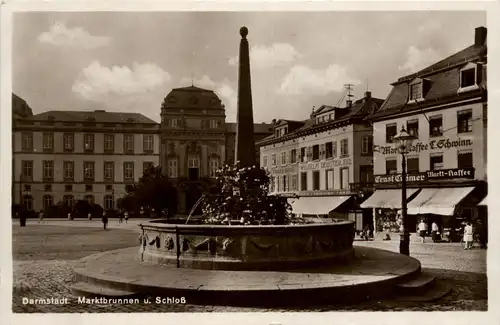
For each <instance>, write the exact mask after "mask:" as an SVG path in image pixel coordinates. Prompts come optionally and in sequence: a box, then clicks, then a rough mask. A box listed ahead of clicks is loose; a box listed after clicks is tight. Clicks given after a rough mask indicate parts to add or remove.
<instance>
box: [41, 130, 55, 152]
mask: <svg viewBox="0 0 500 325" xmlns="http://www.w3.org/2000/svg"><path fill="white" fill-rule="evenodd" d="M53 150H54V134H53V133H44V134H43V151H49V152H50V151H53Z"/></svg>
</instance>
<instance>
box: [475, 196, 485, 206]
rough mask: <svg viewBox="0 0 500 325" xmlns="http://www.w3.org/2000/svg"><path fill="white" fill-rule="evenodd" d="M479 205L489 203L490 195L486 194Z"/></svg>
mask: <svg viewBox="0 0 500 325" xmlns="http://www.w3.org/2000/svg"><path fill="white" fill-rule="evenodd" d="M477 205H488V196H486V197H485V198H484V199H483V200H482V201H481V202H479V203H478V204H477Z"/></svg>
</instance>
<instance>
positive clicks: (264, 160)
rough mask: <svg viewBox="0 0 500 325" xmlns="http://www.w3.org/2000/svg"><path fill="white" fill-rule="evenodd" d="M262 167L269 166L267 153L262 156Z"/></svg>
mask: <svg viewBox="0 0 500 325" xmlns="http://www.w3.org/2000/svg"><path fill="white" fill-rule="evenodd" d="M262 167H267V155H264V156H262Z"/></svg>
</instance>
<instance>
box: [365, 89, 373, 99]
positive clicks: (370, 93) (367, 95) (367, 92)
mask: <svg viewBox="0 0 500 325" xmlns="http://www.w3.org/2000/svg"><path fill="white" fill-rule="evenodd" d="M371 97H372V92H371V91H365V98H367V99H368V98H371Z"/></svg>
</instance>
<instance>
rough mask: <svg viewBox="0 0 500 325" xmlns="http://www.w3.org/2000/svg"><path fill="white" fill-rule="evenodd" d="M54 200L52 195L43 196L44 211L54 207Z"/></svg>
mask: <svg viewBox="0 0 500 325" xmlns="http://www.w3.org/2000/svg"><path fill="white" fill-rule="evenodd" d="M53 202H54V200H53V198H52V195H44V196H43V209H44V210H47V209H48V208H50V207H51V206H52V205H53Z"/></svg>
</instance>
